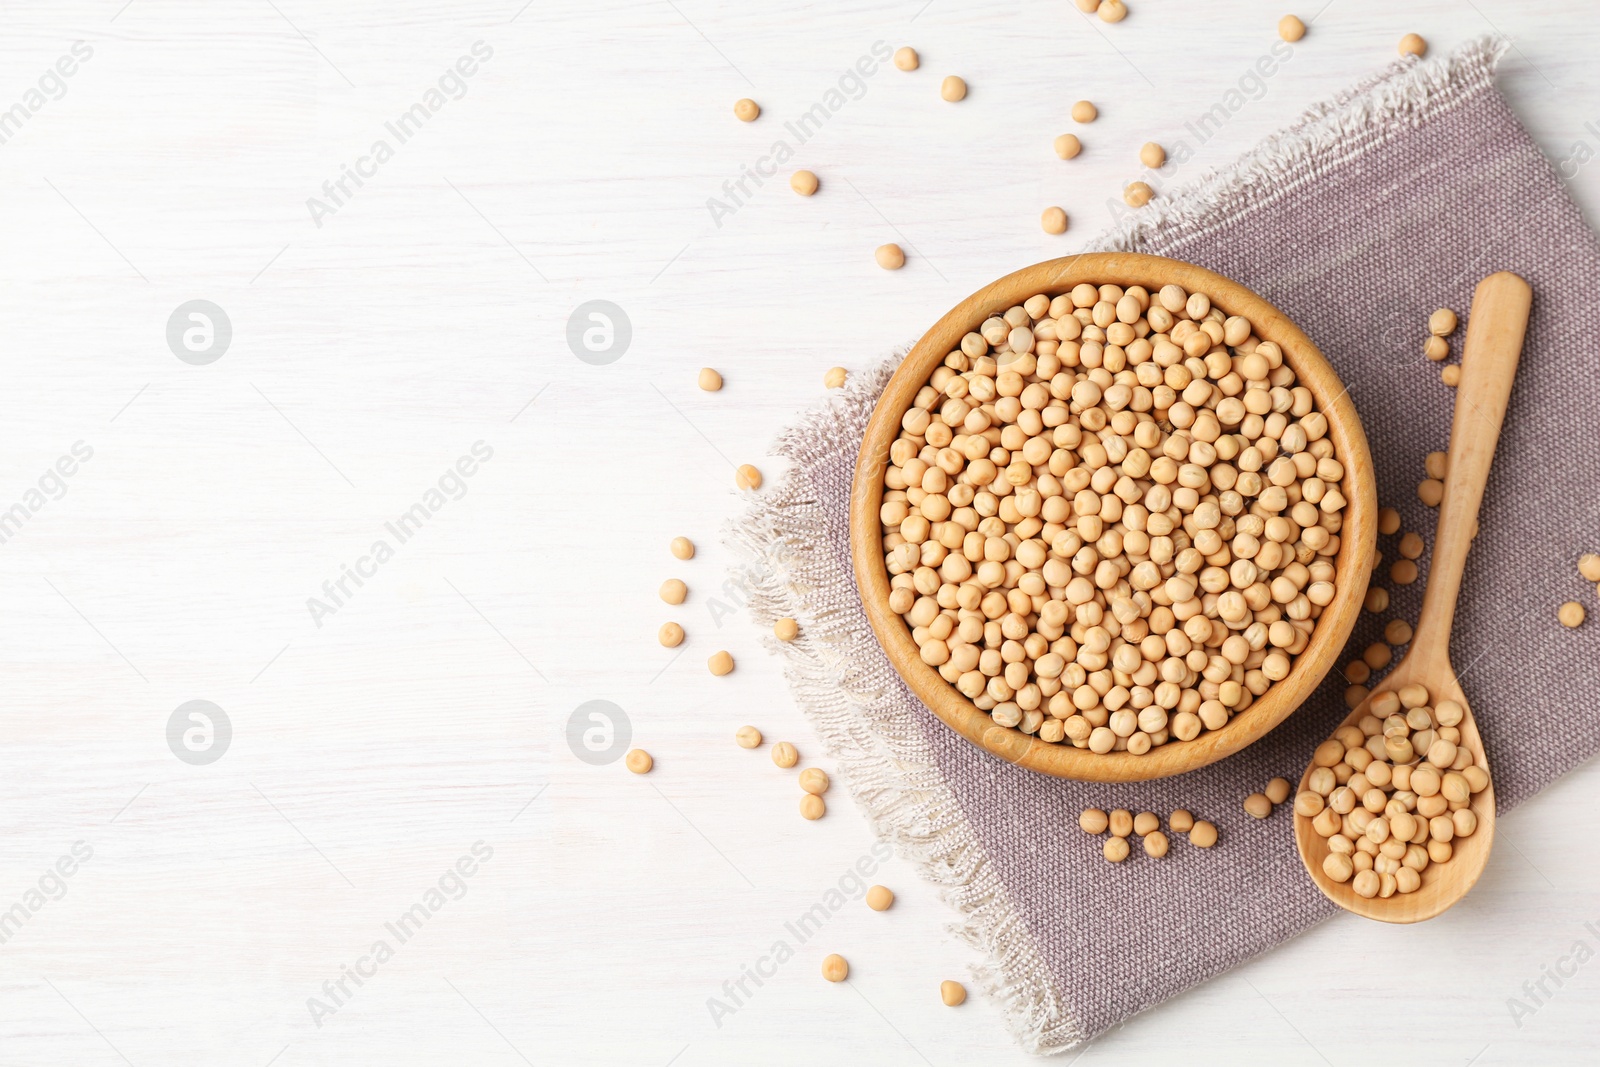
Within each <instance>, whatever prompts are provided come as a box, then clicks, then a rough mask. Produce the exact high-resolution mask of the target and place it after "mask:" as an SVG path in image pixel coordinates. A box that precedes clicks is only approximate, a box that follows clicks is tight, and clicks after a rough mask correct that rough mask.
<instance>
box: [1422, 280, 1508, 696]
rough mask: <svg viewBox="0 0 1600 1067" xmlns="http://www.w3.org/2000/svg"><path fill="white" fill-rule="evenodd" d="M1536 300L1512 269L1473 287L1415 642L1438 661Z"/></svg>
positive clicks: (1445, 654)
mask: <svg viewBox="0 0 1600 1067" xmlns="http://www.w3.org/2000/svg"><path fill="white" fill-rule="evenodd" d="M1532 302H1533V290H1532V289H1530V288H1529V287H1528V283H1527V282H1525V281H1523V280H1522V279H1521V278H1519V277H1517V276H1516V275H1515V274H1512V273H1510V272H1509V271H1501V272H1499V273H1498V274H1491V275H1489V276H1488V277H1487V278H1485V279H1483V281H1481V282H1479V283H1478V288H1477V290H1476V292H1474V293H1473V294H1472V312H1471V315H1470V317H1469V318H1468V319H1467V339H1466V343H1465V344H1464V345H1463V347H1462V353H1461V382H1460V385H1459V386H1458V388H1457V390H1456V410H1455V419H1454V421H1453V422H1452V423H1451V426H1450V461H1449V465H1448V467H1447V469H1446V471H1445V483H1444V499H1443V501H1442V502H1441V503H1440V506H1439V524H1438V528H1437V530H1436V532H1435V535H1434V542H1433V561H1432V563H1431V564H1429V567H1428V588H1427V592H1426V593H1425V594H1424V595H1423V600H1422V616H1421V618H1420V619H1418V621H1417V629H1416V634H1415V636H1414V637H1413V638H1412V645H1411V652H1412V654H1413V655H1418V656H1423V657H1427V658H1428V660H1429V662H1430V663H1431V664H1434V665H1437V666H1446V665H1448V662H1449V653H1450V626H1451V624H1452V623H1453V622H1454V620H1455V614H1456V596H1457V594H1459V593H1460V591H1461V576H1462V572H1463V571H1464V570H1465V569H1466V565H1467V552H1468V551H1469V550H1470V549H1471V548H1472V533H1473V527H1474V526H1475V525H1476V523H1477V518H1478V505H1479V504H1481V503H1482V502H1483V490H1484V486H1485V485H1486V484H1487V483H1488V480H1489V466H1490V464H1491V463H1492V462H1493V461H1494V450H1495V445H1496V443H1497V442H1498V441H1499V439H1500V424H1501V423H1502V422H1503V421H1504V420H1505V414H1506V403H1507V401H1508V400H1510V398H1511V383H1512V379H1513V378H1514V377H1515V376H1516V373H1517V362H1518V360H1519V359H1520V358H1521V356H1522V335H1523V333H1524V331H1525V330H1526V329H1527V326H1528V309H1529V306H1530V305H1531V304H1532Z"/></svg>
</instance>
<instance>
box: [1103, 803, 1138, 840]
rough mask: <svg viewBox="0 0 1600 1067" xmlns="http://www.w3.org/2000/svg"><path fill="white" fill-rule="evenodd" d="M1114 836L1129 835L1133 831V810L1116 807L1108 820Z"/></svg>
mask: <svg viewBox="0 0 1600 1067" xmlns="http://www.w3.org/2000/svg"><path fill="white" fill-rule="evenodd" d="M1107 825H1108V826H1109V827H1110V829H1111V836H1112V837H1127V836H1128V835H1129V834H1131V833H1133V812H1131V811H1129V810H1127V809H1126V808H1116V809H1114V810H1113V811H1112V812H1111V815H1110V817H1109V818H1108V820H1107Z"/></svg>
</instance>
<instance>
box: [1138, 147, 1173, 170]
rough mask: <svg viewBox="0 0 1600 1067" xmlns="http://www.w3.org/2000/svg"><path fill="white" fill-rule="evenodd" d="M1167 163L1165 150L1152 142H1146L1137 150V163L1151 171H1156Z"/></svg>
mask: <svg viewBox="0 0 1600 1067" xmlns="http://www.w3.org/2000/svg"><path fill="white" fill-rule="evenodd" d="M1166 161H1167V150H1166V149H1165V148H1162V147H1161V146H1160V145H1158V144H1156V143H1155V142H1154V141H1146V142H1145V143H1144V147H1142V148H1140V149H1139V162H1140V163H1143V164H1144V165H1145V166H1147V167H1149V168H1150V169H1151V170H1158V169H1159V168H1160V167H1161V165H1162V164H1164V163H1166Z"/></svg>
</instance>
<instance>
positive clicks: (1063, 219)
mask: <svg viewBox="0 0 1600 1067" xmlns="http://www.w3.org/2000/svg"><path fill="white" fill-rule="evenodd" d="M1039 225H1040V226H1041V227H1043V229H1044V232H1045V233H1066V232H1067V213H1066V212H1065V211H1062V210H1061V209H1060V208H1058V207H1047V208H1045V209H1044V213H1043V214H1041V215H1040V216H1039Z"/></svg>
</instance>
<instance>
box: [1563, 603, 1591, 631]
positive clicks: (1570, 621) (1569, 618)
mask: <svg viewBox="0 0 1600 1067" xmlns="http://www.w3.org/2000/svg"><path fill="white" fill-rule="evenodd" d="M1587 614H1588V613H1587V612H1585V611H1584V610H1583V605H1582V604H1580V603H1578V602H1577V601H1576V600H1569V601H1567V602H1566V603H1565V604H1563V605H1561V608H1560V609H1559V610H1558V611H1557V612H1556V618H1557V619H1559V620H1560V621H1561V625H1562V626H1565V627H1568V628H1569V629H1570V628H1572V627H1576V626H1582V625H1583V620H1584V616H1585V615H1587Z"/></svg>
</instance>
